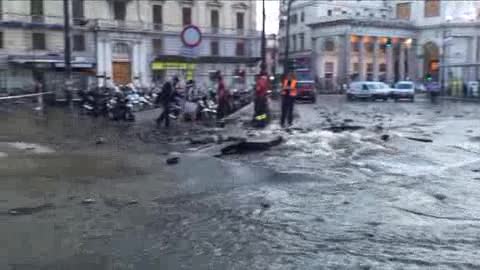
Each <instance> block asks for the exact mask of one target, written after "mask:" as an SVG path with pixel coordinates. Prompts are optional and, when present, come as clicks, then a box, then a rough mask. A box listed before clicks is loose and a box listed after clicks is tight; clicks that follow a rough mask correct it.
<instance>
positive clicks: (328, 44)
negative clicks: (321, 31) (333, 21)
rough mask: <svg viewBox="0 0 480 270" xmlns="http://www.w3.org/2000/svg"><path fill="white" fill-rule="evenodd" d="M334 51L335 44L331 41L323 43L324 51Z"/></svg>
mask: <svg viewBox="0 0 480 270" xmlns="http://www.w3.org/2000/svg"><path fill="white" fill-rule="evenodd" d="M334 50H335V42H334V41H333V40H326V41H325V51H328V52H333V51H334Z"/></svg>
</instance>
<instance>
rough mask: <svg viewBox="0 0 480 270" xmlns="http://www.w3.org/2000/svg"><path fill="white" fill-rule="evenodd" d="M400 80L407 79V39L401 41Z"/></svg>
mask: <svg viewBox="0 0 480 270" xmlns="http://www.w3.org/2000/svg"><path fill="white" fill-rule="evenodd" d="M398 73H399V75H400V80H405V41H403V40H402V41H400V57H399V60H398Z"/></svg>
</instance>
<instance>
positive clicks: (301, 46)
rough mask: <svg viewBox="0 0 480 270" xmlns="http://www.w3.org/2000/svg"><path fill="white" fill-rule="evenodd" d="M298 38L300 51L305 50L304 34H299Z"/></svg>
mask: <svg viewBox="0 0 480 270" xmlns="http://www.w3.org/2000/svg"><path fill="white" fill-rule="evenodd" d="M298 39H300V51H303V50H305V34H303V33H302V34H299V35H298Z"/></svg>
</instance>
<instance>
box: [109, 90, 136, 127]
mask: <svg viewBox="0 0 480 270" xmlns="http://www.w3.org/2000/svg"><path fill="white" fill-rule="evenodd" d="M107 116H108V118H109V119H110V120H113V121H118V120H125V121H135V115H134V114H133V104H132V103H131V102H130V100H129V99H128V98H126V97H125V95H124V94H123V93H119V92H117V93H115V95H113V96H112V97H111V98H110V99H109V100H108V102H107Z"/></svg>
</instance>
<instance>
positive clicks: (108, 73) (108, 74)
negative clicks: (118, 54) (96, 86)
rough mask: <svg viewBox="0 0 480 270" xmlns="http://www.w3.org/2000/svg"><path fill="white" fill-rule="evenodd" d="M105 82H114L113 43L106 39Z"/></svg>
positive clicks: (108, 83)
mask: <svg viewBox="0 0 480 270" xmlns="http://www.w3.org/2000/svg"><path fill="white" fill-rule="evenodd" d="M104 45H105V49H104V50H105V61H104V62H103V63H104V65H105V83H106V85H111V83H113V78H112V43H111V41H108V40H106V41H105V44H104Z"/></svg>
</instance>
